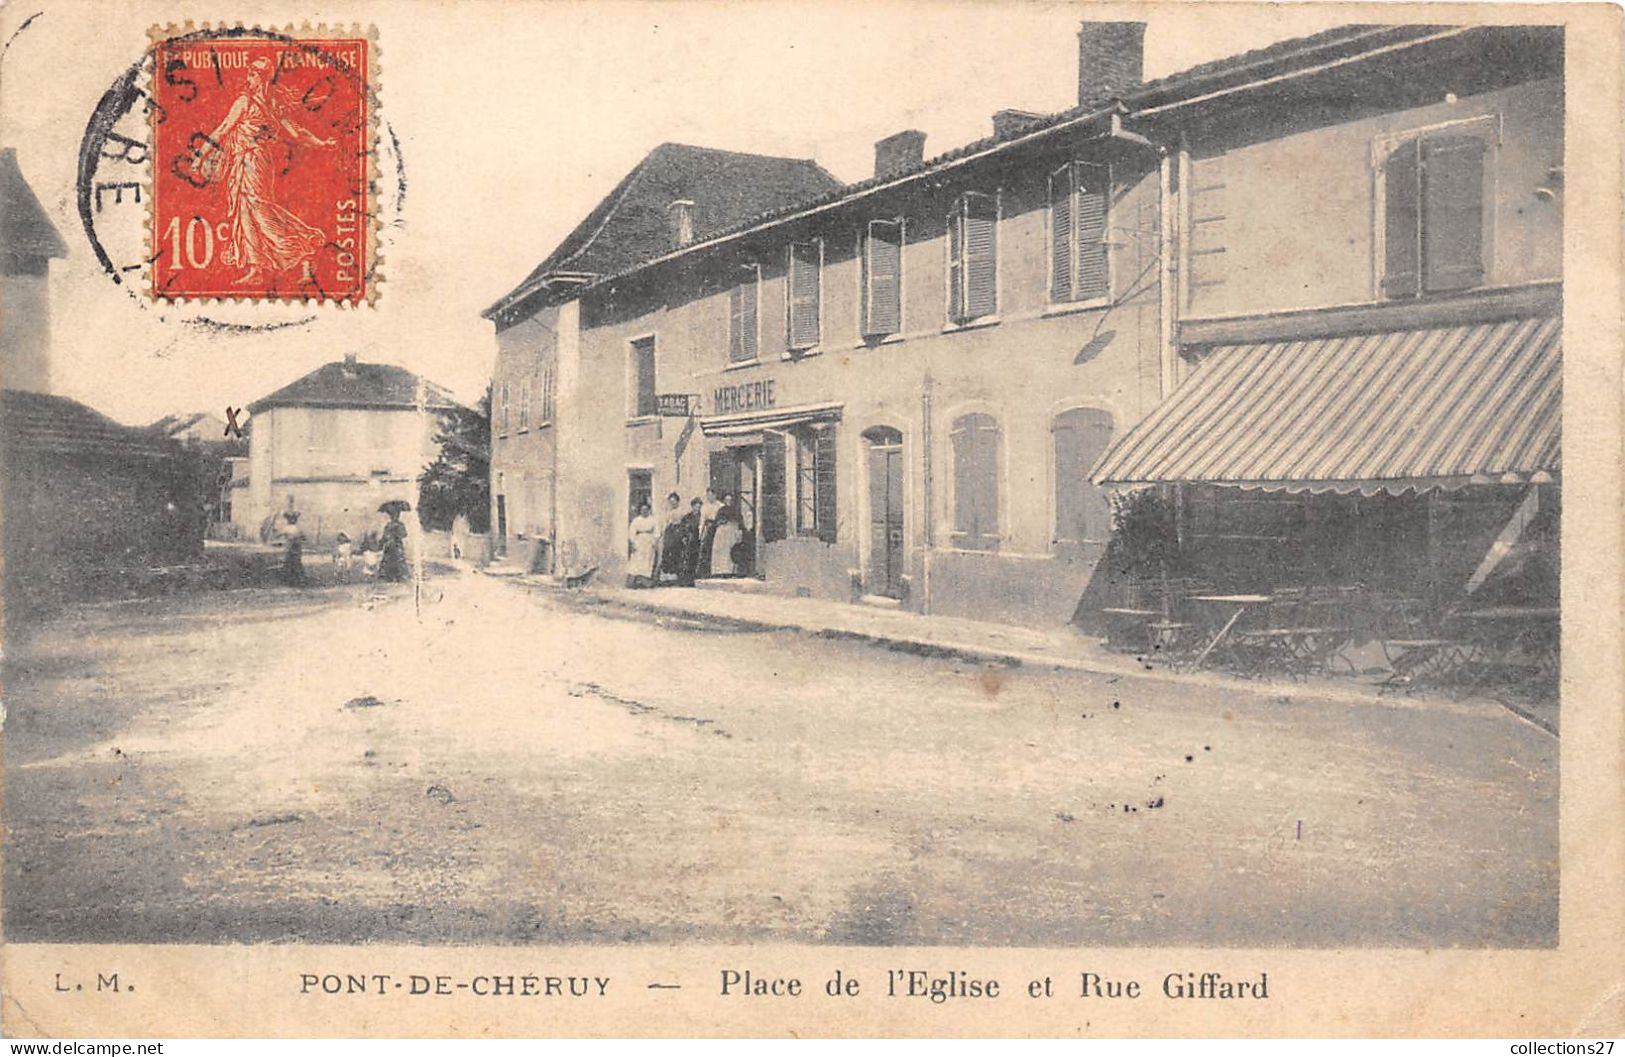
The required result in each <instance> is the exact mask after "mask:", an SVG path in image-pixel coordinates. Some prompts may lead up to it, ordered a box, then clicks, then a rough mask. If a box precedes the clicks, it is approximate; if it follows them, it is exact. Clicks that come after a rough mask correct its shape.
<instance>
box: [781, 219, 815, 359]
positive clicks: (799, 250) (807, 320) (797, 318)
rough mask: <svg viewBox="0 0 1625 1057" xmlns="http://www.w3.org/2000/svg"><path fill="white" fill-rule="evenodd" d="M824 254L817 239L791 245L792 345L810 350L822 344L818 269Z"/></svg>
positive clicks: (789, 341)
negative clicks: (820, 340)
mask: <svg viewBox="0 0 1625 1057" xmlns="http://www.w3.org/2000/svg"><path fill="white" fill-rule="evenodd" d="M822 257H823V252H822V247H821V246H820V245H819V243H818V242H816V241H814V242H794V243H791V244H790V275H789V280H788V284H789V287H790V304H789V326H788V332H789V333H788V344H789V346H790V348H792V349H810V348H812V347H813V346H815V345H817V344H818V294H819V289H818V287H819V274H818V271H819V264H820V263H821V261H820V258H822Z"/></svg>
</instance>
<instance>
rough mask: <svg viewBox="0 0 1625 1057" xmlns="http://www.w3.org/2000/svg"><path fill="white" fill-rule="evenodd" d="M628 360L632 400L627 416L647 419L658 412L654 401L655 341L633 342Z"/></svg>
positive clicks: (642, 340)
mask: <svg viewBox="0 0 1625 1057" xmlns="http://www.w3.org/2000/svg"><path fill="white" fill-rule="evenodd" d="M630 360H631V362H630V365H629V366H630V371H629V373H630V374H631V376H632V378H631V381H632V386H631V390H632V391H631V397H632V399H631V401H630V406H629V407H628V408H627V414H628V416H629V417H631V418H649V417H651V416H653V415H655V414H657V413H658V412H659V407H658V406H657V403H656V400H655V339H654V338H652V337H650V338H639V339H638V340H637V341H634V342H633V343H632V349H631V355H630Z"/></svg>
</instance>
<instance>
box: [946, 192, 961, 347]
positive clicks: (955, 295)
mask: <svg viewBox="0 0 1625 1057" xmlns="http://www.w3.org/2000/svg"><path fill="white" fill-rule="evenodd" d="M948 318H949V319H950V320H951V321H953V322H955V323H959V322H961V321H963V320H964V318H965V203H964V200H963V199H961V200H960V201H959V202H958V203H957V204H956V205H955V206H954V211H953V212H952V213H949V214H948Z"/></svg>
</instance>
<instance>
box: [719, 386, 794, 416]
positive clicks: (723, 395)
mask: <svg viewBox="0 0 1625 1057" xmlns="http://www.w3.org/2000/svg"><path fill="white" fill-rule="evenodd" d="M777 404H778V397H777V396H776V395H775V394H774V392H773V380H772V379H768V380H766V381H761V382H743V383H741V384H739V385H719V386H718V387H717V388H716V389H714V390H712V392H711V413H712V414H713V415H727V414H731V413H733V412H735V411H765V410H766V409H768V408H770V407H775V406H777Z"/></svg>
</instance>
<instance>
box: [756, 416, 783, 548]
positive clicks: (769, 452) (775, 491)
mask: <svg viewBox="0 0 1625 1057" xmlns="http://www.w3.org/2000/svg"><path fill="white" fill-rule="evenodd" d="M784 494H785V489H784V434H782V433H774V432H771V431H769V432H767V433H764V434H763V435H762V510H761V524H762V540H763V542H765V543H774V542H777V541H778V540H782V539H784V536H785V527H786V519H785V510H784Z"/></svg>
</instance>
